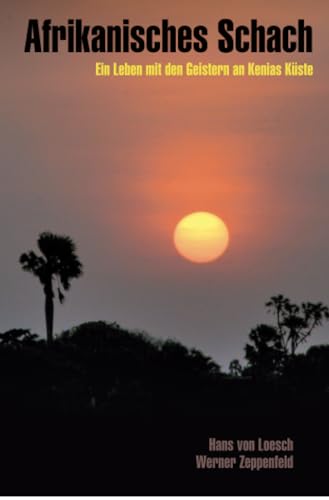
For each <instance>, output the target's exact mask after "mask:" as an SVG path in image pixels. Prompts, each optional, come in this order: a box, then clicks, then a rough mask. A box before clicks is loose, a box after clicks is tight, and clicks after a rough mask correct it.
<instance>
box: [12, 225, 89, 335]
mask: <svg viewBox="0 0 329 500" xmlns="http://www.w3.org/2000/svg"><path fill="white" fill-rule="evenodd" d="M37 243H38V247H39V250H40V252H41V255H37V254H35V252H33V251H29V252H27V253H23V254H22V255H21V257H20V259H19V261H20V263H21V265H22V268H23V270H24V271H28V272H30V273H32V274H33V275H34V276H36V277H37V278H38V279H39V281H40V283H41V284H42V286H43V291H44V294H45V315H46V329H47V342H48V345H51V344H52V342H53V324H54V297H55V294H54V281H56V283H57V285H56V286H57V294H58V299H59V302H60V303H62V302H63V301H64V298H65V296H64V291H68V290H69V288H70V286H71V280H72V279H73V278H79V277H80V276H81V274H82V264H81V262H80V261H79V259H78V257H77V255H76V247H75V244H74V242H73V240H72V239H71V238H70V237H69V236H59V235H57V234H53V233H50V232H43V233H41V234H40V235H39V238H38V241H37Z"/></svg>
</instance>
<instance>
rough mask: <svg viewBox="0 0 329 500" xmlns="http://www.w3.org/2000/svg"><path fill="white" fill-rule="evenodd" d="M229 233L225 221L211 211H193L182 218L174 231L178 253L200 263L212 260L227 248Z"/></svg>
mask: <svg viewBox="0 0 329 500" xmlns="http://www.w3.org/2000/svg"><path fill="white" fill-rule="evenodd" d="M228 242H229V233H228V229H227V227H226V225H225V224H224V222H223V221H222V220H221V219H220V218H219V217H217V216H216V215H214V214H211V213H209V212H193V213H192V214H189V215H186V216H185V217H183V219H181V220H180V221H179V222H178V224H177V226H176V228H175V232H174V243H175V247H176V249H177V251H178V253H179V254H180V255H181V256H182V257H184V258H185V259H187V260H190V261H191V262H195V263H198V264H204V263H207V262H212V261H214V260H216V259H217V258H218V257H220V256H221V255H222V254H223V253H224V252H225V250H226V248H227V246H228Z"/></svg>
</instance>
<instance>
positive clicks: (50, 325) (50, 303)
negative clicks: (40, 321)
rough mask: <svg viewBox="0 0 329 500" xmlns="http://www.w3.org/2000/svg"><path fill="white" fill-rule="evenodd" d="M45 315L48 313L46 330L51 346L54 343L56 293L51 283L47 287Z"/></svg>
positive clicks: (48, 342)
mask: <svg viewBox="0 0 329 500" xmlns="http://www.w3.org/2000/svg"><path fill="white" fill-rule="evenodd" d="M45 295H46V302H45V313H46V328H47V344H48V346H50V345H51V344H52V343H53V329H54V293H53V290H52V285H51V282H50V284H49V283H48V284H47V286H46V287H45Z"/></svg>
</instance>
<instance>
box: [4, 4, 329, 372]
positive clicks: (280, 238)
mask: <svg viewBox="0 0 329 500" xmlns="http://www.w3.org/2000/svg"><path fill="white" fill-rule="evenodd" d="M247 4H248V5H247ZM328 14H329V6H328V5H327V4H326V2H324V1H323V0H314V1H313V2H309V1H304V0H292V1H290V2H289V3H287V2H284V1H283V0H278V1H277V2H271V3H269V2H267V3H266V4H265V2H263V1H256V0H251V1H249V2H245V1H244V0H232V1H231V2H225V3H224V2H218V1H212V0H204V1H203V2H202V3H199V2H191V1H183V0H181V1H179V2H177V1H174V0H167V1H164V0H159V1H157V2H153V1H150V0H140V1H133V0H122V1H120V2H115V1H112V0H109V1H105V0H104V1H103V0H94V1H91V0H84V1H83V2H81V1H75V0H71V1H70V2H58V1H55V0H43V1H41V0H40V1H39V0H31V1H27V2H24V3H23V2H20V1H18V0H12V1H11V2H9V1H7V2H2V5H1V17H0V28H1V29H0V42H1V43H0V54H1V61H2V71H1V93H0V106H1V115H0V144H1V183H0V224H1V236H2V238H1V259H0V278H1V288H2V291H1V294H0V313H1V314H0V331H5V330H7V329H9V328H16V327H25V328H31V330H33V331H36V332H37V333H39V334H40V335H44V334H45V333H44V332H45V326H44V312H43V300H44V298H43V292H42V289H41V286H40V284H39V283H38V282H37V280H36V279H35V278H33V277H32V276H30V275H28V274H26V273H23V272H22V271H21V270H20V266H19V264H18V259H19V256H20V254H21V253H22V252H23V251H26V250H29V249H33V248H35V245H36V239H37V236H38V234H39V233H40V232H41V231H43V230H49V231H52V232H55V233H59V234H68V235H70V236H71V237H72V238H73V239H74V241H75V242H76V243H77V246H78V253H79V256H80V258H81V261H82V262H83V264H84V271H85V272H84V276H83V277H82V278H81V279H79V280H77V281H75V282H73V284H72V289H71V291H70V293H69V295H68V297H67V300H66V302H65V304H64V305H63V306H57V307H56V310H55V331H56V332H61V331H62V330H63V329H67V328H69V327H71V326H73V325H77V324H80V323H82V322H85V321H94V320H106V321H109V322H112V321H116V322H118V323H119V324H120V325H122V326H123V327H128V328H130V329H136V330H143V331H146V332H148V333H149V334H151V335H153V336H155V337H157V338H162V339H165V338H168V337H170V338H175V339H177V340H179V341H181V342H183V343H184V344H186V345H187V346H189V347H197V348H200V349H202V350H203V351H204V352H205V353H206V354H208V355H211V356H212V357H213V358H214V359H215V360H216V361H217V362H219V363H220V364H221V365H222V366H223V367H226V366H227V365H228V363H229V361H230V360H231V359H233V358H239V359H241V360H242V358H243V349H244V345H245V343H246V341H247V336H248V334H249V332H250V329H251V328H253V327H254V326H256V325H257V324H259V323H262V322H271V321H272V318H271V316H270V315H269V314H267V313H266V311H265V308H264V303H265V302H266V301H267V300H268V299H269V297H270V296H272V295H275V294H278V293H283V294H285V295H287V296H288V297H290V298H291V299H292V300H293V301H296V302H300V301H305V300H310V301H323V302H324V303H326V304H329V290H328V283H329V279H328V278H329V271H328V266H327V261H328V254H329V238H328V237H327V228H328V223H329V211H328V199H329V197H328V194H329V169H328V152H329V151H328V149H329V148H328V132H329V130H328V127H329V126H328V112H329V109H328V102H329V95H328V94H329V87H328V81H329V80H328V79H329V67H328V53H329V37H328V31H327V20H328ZM224 17H228V18H232V19H233V20H234V21H235V22H236V23H237V24H240V23H242V24H244V23H245V24H247V23H248V21H249V20H250V19H251V18H257V19H258V21H259V22H260V23H264V24H278V25H282V26H283V25H286V24H289V23H293V24H295V23H296V21H297V20H298V19H305V21H306V23H307V24H310V25H312V26H313V30H314V51H313V53H312V54H299V55H294V54H292V55H289V54H288V55H287V54H286V55H285V54H270V55H266V54H263V55H255V54H242V55H241V54H237V53H232V54H228V55H225V54H220V53H219V52H218V51H217V50H216V23H217V20H219V19H221V18H224ZM30 18H38V19H45V18H51V19H52V20H53V22H54V23H58V24H61V23H63V24H65V23H66V21H67V19H69V18H82V19H83V21H84V22H85V23H86V24H103V25H107V24H120V23H121V22H122V19H124V18H128V19H129V20H130V22H131V24H142V25H145V26H147V25H149V24H153V23H154V24H157V23H160V22H161V19H162V18H167V19H169V20H170V22H171V23H172V24H175V25H177V26H179V25H181V24H187V25H191V26H194V25H197V24H204V25H206V26H208V29H209V36H208V50H207V52H205V53H203V54H193V53H190V54H187V55H186V54H184V55H181V54H160V55H159V54H149V53H146V52H145V53H142V54H124V55H121V54H102V55H95V54H67V53H65V52H60V53H59V54H33V53H31V54H26V53H24V43H25V36H26V31H27V24H28V19H30ZM99 60H101V61H103V62H105V63H108V64H111V63H113V62H119V63H120V62H125V61H127V62H129V63H135V64H147V63H152V62H163V63H165V62H173V63H177V64H179V63H182V64H183V63H185V62H186V61H191V62H199V61H200V62H203V63H208V62H210V63H215V64H224V63H225V64H235V63H247V62H252V61H255V62H257V63H265V62H268V61H269V62H271V63H273V64H280V63H283V62H285V61H299V62H307V63H310V64H313V65H314V68H315V75H314V77H312V78H248V77H245V78H232V77H229V78H216V77H213V78H186V77H183V78H164V77H161V78H140V79H137V78H109V79H108V78H96V77H95V71H94V68H95V62H96V61H99ZM199 210H206V211H209V212H213V213H215V214H217V215H218V216H219V217H221V218H222V219H223V220H224V221H225V223H226V225H227V227H228V229H229V232H230V245H229V248H228V250H227V251H226V252H225V254H224V255H223V256H222V257H221V258H220V259H218V260H217V261H215V262H213V263H210V264H203V265H197V264H193V263H191V262H188V261H187V260H184V259H183V258H181V257H180V256H179V255H178V254H177V252H176V250H175V248H174V244H173V232H174V228H175V225H176V224H177V222H178V221H179V220H180V219H181V218H182V217H183V216H184V215H186V214H188V213H190V212H194V211H199ZM328 339H329V327H328V326H327V327H325V328H322V329H320V330H318V331H317V332H316V333H315V334H314V336H313V339H312V342H313V343H316V344H318V343H325V342H328Z"/></svg>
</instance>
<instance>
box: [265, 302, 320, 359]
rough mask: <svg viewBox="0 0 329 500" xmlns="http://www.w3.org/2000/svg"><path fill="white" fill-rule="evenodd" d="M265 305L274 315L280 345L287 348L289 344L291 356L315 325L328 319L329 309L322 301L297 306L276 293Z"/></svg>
mask: <svg viewBox="0 0 329 500" xmlns="http://www.w3.org/2000/svg"><path fill="white" fill-rule="evenodd" d="M266 307H267V308H268V309H269V310H271V311H272V312H273V314H274V315H275V317H276V323H277V330H278V332H279V334H280V337H281V341H282V345H283V347H284V348H285V349H287V350H288V346H290V354H291V356H294V355H295V353H296V349H297V347H298V346H299V345H300V344H301V343H302V342H305V341H306V339H307V337H309V336H310V335H311V333H312V332H313V330H314V328H315V327H316V326H320V325H321V324H322V323H323V321H325V320H328V319H329V309H328V307H327V306H325V305H323V304H322V302H317V303H312V302H303V303H302V304H301V305H300V306H298V305H296V304H293V303H292V302H291V301H290V300H289V299H288V298H286V297H284V296H283V295H276V296H274V297H271V299H270V300H269V302H267V303H266Z"/></svg>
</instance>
